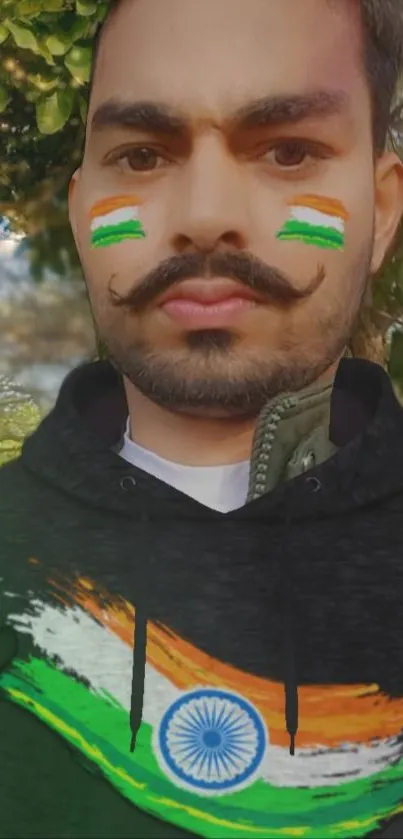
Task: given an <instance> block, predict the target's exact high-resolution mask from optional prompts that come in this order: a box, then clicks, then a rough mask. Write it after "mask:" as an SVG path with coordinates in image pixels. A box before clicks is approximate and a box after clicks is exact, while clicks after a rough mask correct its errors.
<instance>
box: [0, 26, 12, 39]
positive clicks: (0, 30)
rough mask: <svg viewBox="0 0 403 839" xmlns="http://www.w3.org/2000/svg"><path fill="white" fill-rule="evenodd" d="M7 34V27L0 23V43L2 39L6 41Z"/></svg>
mask: <svg viewBox="0 0 403 839" xmlns="http://www.w3.org/2000/svg"><path fill="white" fill-rule="evenodd" d="M9 34H10V33H9V31H8V29H6V27H5V26H3V25H2V24H1V23H0V44H4V41H7V38H8V36H9Z"/></svg>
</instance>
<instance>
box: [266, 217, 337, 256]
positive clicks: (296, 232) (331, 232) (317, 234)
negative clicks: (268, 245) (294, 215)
mask: <svg viewBox="0 0 403 839" xmlns="http://www.w3.org/2000/svg"><path fill="white" fill-rule="evenodd" d="M276 239H281V240H282V241H292V240H294V241H296V240H299V241H301V242H304V243H305V244H306V245H316V246H317V247H319V248H328V249H330V250H342V249H343V248H344V243H345V237H344V235H343V233H340V231H339V230H335V229H334V228H333V229H332V228H330V227H320V226H319V225H314V224H309V223H308V222H307V223H303V222H300V221H294V220H291V221H287V222H286V223H285V225H284V227H283V228H282V230H280V232H279V233H277V234H276Z"/></svg>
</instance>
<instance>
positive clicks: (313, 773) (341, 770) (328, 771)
mask: <svg viewBox="0 0 403 839" xmlns="http://www.w3.org/2000/svg"><path fill="white" fill-rule="evenodd" d="M31 605H32V606H33V608H34V609H35V615H10V618H9V619H10V620H11V621H13V622H14V625H15V627H16V629H17V630H18V631H19V632H24V633H29V634H30V635H32V637H33V639H34V641H35V643H36V645H37V646H38V647H39V648H40V649H42V650H43V652H44V653H45V654H46V655H48V656H49V657H50V658H53V657H54V656H58V657H59V658H60V659H61V662H62V667H63V668H64V669H66V670H71V671H73V672H75V673H77V675H79V676H84V677H85V678H86V679H87V680H88V682H89V683H90V685H91V688H92V690H93V691H94V692H96V693H99V694H102V693H103V692H104V691H106V692H107V693H109V694H110V695H111V696H113V697H114V699H115V700H116V701H117V702H118V703H119V704H120V705H121V707H122V708H123V709H124V710H125V711H126V712H127V713H129V710H130V704H131V682H132V667H133V652H132V650H131V648H130V647H129V645H128V644H125V643H124V642H123V641H121V640H120V638H118V637H117V636H116V635H114V633H113V632H110V631H109V630H107V629H105V628H104V627H102V626H100V625H99V624H98V623H96V621H94V620H93V618H91V617H90V616H89V615H87V614H86V612H84V611H83V609H81V608H80V607H79V606H74V607H73V608H72V609H69V610H62V609H56V608H54V607H52V606H48V605H44V604H43V603H41V602H40V601H34V602H33V603H32V604H31ZM200 687H202V685H200ZM223 688H224V689H227V688H226V686H225V685H223ZM181 694H182V691H180V690H179V689H178V688H176V687H175V686H174V685H172V683H171V682H170V681H169V680H168V679H167V678H166V677H165V676H162V675H160V674H159V673H158V671H157V670H155V669H154V668H153V667H151V666H150V665H149V664H147V666H146V679H145V692H144V714H143V719H144V721H145V722H146V723H148V724H149V725H151V726H153V727H155V726H157V725H158V724H159V723H160V721H161V718H162V716H163V714H164V713H165V711H166V710H167V708H168V707H169V706H170V705H171V704H172V702H174V701H175V700H176V699H177V698H178V697H179V696H180V695H181ZM246 698H247V697H246ZM269 738H270V732H269ZM402 752H403V747H402V745H401V744H399V743H398V742H397V737H396V738H393V739H389V740H383V741H381V742H380V743H379V744H378V745H374V746H355V745H350V746H348V747H346V748H345V749H344V750H342V749H338V750H336V749H333V750H330V749H326V748H324V747H322V748H321V747H320V746H318V748H317V750H316V751H315V752H312V749H307V748H305V749H298V750H297V752H296V754H295V755H294V757H292V756H291V755H290V754H289V750H288V749H287V748H283V747H281V746H273V745H272V744H270V743H269V744H268V746H267V749H266V753H265V755H264V758H263V761H262V763H261V767H260V773H259V774H260V777H261V778H262V780H264V781H266V782H267V783H270V784H273V786H276V787H298V786H307V787H313V788H314V787H319V786H337V785H339V784H340V783H341V778H340V775H341V774H343V775H345V776H346V778H345V781H346V782H348V781H354V780H358V779H359V778H366V777H370V776H371V775H376V774H377V773H378V772H380V771H381V770H382V769H383V768H384V767H386V766H388V765H390V764H391V763H393V762H394V761H396V760H398V759H399V757H400V758H401V757H402V756H403V755H402Z"/></svg>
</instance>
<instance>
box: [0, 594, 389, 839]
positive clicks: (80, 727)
mask: <svg viewBox="0 0 403 839" xmlns="http://www.w3.org/2000/svg"><path fill="white" fill-rule="evenodd" d="M56 589H57V590H56V591H55V595H56V597H55V598H53V599H52V600H49V601H48V602H43V601H41V600H39V599H38V600H37V601H35V602H31V607H30V612H29V614H28V613H24V614H15V615H10V616H9V621H10V622H11V623H12V624H13V625H14V626H15V627H16V629H18V630H19V631H20V632H22V633H27V634H29V635H30V636H31V638H32V640H33V643H34V645H35V649H36V651H37V652H36V654H35V655H33V656H32V657H31V658H30V659H29V660H28V661H23V660H21V661H17V662H15V663H14V664H13V667H12V668H11V669H10V670H9V671H8V672H6V673H4V674H3V675H2V676H1V677H0V690H1V691H3V692H6V694H7V695H8V697H9V699H11V700H12V701H14V702H16V703H17V704H19V705H20V706H22V707H25V708H26V709H27V710H29V711H30V712H31V713H34V714H35V715H36V716H37V717H38V718H39V719H41V720H42V721H43V722H44V723H45V724H47V725H48V726H49V727H50V728H52V729H53V730H54V731H56V732H57V733H58V734H59V735H60V736H62V737H64V738H65V739H66V740H68V741H69V742H70V743H71V744H73V745H74V746H75V747H76V748H77V749H78V750H79V751H81V753H83V754H84V755H85V756H86V757H87V758H88V759H89V760H90V761H92V762H93V763H94V764H95V765H97V766H98V768H99V769H100V771H101V772H102V773H103V775H104V777H106V778H107V779H108V781H109V782H110V783H111V784H112V785H113V786H114V787H115V788H116V789H118V790H119V791H120V792H121V794H122V795H123V796H125V797H126V798H127V799H128V800H130V801H131V802H132V803H133V804H135V805H136V806H138V807H140V808H143V809H144V810H146V811H147V812H150V813H153V814H154V815H155V816H157V817H160V818H162V819H164V820H166V821H170V822H172V823H174V824H176V825H177V826H179V827H182V828H183V829H185V830H186V831H188V832H190V833H192V834H196V835H197V836H202V837H212V839H240V837H243V836H245V837H248V836H249V837H255V839H285V838H286V837H289V839H293V838H294V839H295V837H301V838H303V839H354V838H355V837H365V836H367V835H370V834H371V833H372V832H373V831H376V830H377V829H379V827H380V825H381V823H382V822H383V820H384V819H388V818H390V817H392V816H393V815H396V814H398V813H399V812H403V795H402V789H403V744H402V737H401V735H402V726H403V699H391V698H390V697H387V696H386V695H385V694H383V693H382V691H381V690H380V689H379V687H378V685H376V684H372V685H359V684H357V685H351V684H348V685H342V684H341V685H326V686H315V685H313V686H302V687H300V690H299V697H300V728H299V733H298V740H297V752H296V755H295V756H294V757H292V756H291V755H290V754H289V738H288V735H287V732H286V731H285V724H284V712H285V708H284V688H283V685H281V684H279V683H277V682H274V681H270V680H268V679H263V678H261V677H258V676H254V675H252V674H249V673H245V672H244V671H242V670H241V669H239V668H237V667H235V666H233V665H230V664H226V663H224V662H222V661H220V660H218V659H215V658H213V657H212V656H210V655H208V654H207V653H205V652H203V651H201V650H200V649H198V648H197V647H196V646H195V645H193V644H192V643H190V642H188V641H186V640H184V639H183V638H181V637H180V636H178V635H177V634H176V633H175V632H173V631H172V630H170V629H168V628H167V627H164V626H162V625H160V624H155V623H153V622H149V624H148V637H147V661H146V676H145V695H144V710H143V723H142V726H141V728H140V731H139V735H138V739H137V745H136V750H135V752H134V754H131V753H130V752H129V743H130V730H129V713H130V705H131V680H132V659H133V637H134V632H135V610H134V608H133V607H132V605H131V604H129V603H127V602H126V601H124V600H123V599H121V598H116V597H115V598H112V597H111V596H110V595H108V594H107V593H105V594H102V595H101V594H100V592H99V589H98V588H97V587H96V586H95V585H94V584H93V583H92V582H91V581H90V580H87V579H81V580H76V581H74V583H67V584H65V583H63V584H62V585H60V584H57V586H56ZM399 735H400V736H399Z"/></svg>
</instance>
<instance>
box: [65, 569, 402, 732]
mask: <svg viewBox="0 0 403 839" xmlns="http://www.w3.org/2000/svg"><path fill="white" fill-rule="evenodd" d="M56 585H57V586H58V588H59V590H60V585H59V584H56ZM63 589H64V591H65V592H66V593H67V594H68V595H70V597H72V599H73V600H74V601H75V602H76V603H77V604H78V605H80V606H81V607H82V608H83V609H84V610H85V611H86V612H87V613H89V614H90V615H92V616H93V617H94V618H95V619H96V620H97V621H98V622H99V623H101V624H102V625H103V626H104V627H105V628H107V629H109V630H110V631H111V632H113V633H114V634H115V635H117V636H118V637H119V638H120V639H121V640H122V641H123V642H124V643H125V644H128V645H129V646H130V647H133V636H134V614H135V613H134V608H133V606H132V605H131V604H129V603H127V602H126V601H124V600H123V599H122V600H118V599H116V600H114V601H111V597H110V595H108V594H105V597H104V596H102V602H103V603H104V604H105V606H102V605H100V602H99V598H100V594H99V590H98V589H96V587H95V586H94V585H93V583H92V582H91V581H90V580H87V579H79V580H77V581H76V583H75V584H74V586H73V587H70V586H69V587H68V588H67V586H66V585H64V586H63ZM96 591H97V594H95V592H96ZM59 598H60V600H62V602H63V601H64V603H65V605H68V602H67V600H66V598H63V597H60V596H59ZM147 662H148V664H150V665H151V666H152V667H153V668H154V669H155V670H157V671H158V672H159V673H161V674H162V675H163V676H165V677H166V678H167V679H169V680H170V681H171V682H172V683H173V684H174V685H175V686H176V687H178V688H180V689H182V690H191V689H192V688H195V687H200V686H204V685H208V686H210V687H211V686H215V687H220V688H224V689H225V688H226V689H228V690H233V691H235V692H237V693H240V694H241V695H243V696H245V697H246V698H247V699H249V700H250V701H251V702H252V703H253V704H254V705H255V706H256V708H258V710H259V711H260V713H261V714H262V716H263V718H264V719H265V722H266V725H267V727H268V730H269V732H270V741H271V743H272V744H273V745H278V746H285V747H288V745H289V736H288V734H287V733H286V731H285V724H284V715H285V703H284V687H283V685H282V684H279V683H277V682H272V681H269V680H268V679H263V678H262V677H260V676H254V675H251V674H249V673H245V672H243V671H242V670H239V669H238V668H236V667H232V666H231V665H229V664H225V663H224V662H221V661H218V660H217V659H214V658H212V657H211V656H209V655H207V654H206V653H204V652H202V650H199V649H198V648H197V647H194V646H193V645H192V644H190V643H188V642H187V641H184V640H183V639H182V638H180V637H179V636H178V635H176V633H175V632H172V631H171V630H170V629H168V628H167V627H164V626H162V625H159V624H155V623H152V622H151V621H150V622H149V624H148V629H147ZM298 694H299V731H298V745H299V747H303V746H306V747H312V748H313V747H315V746H317V745H319V744H320V745H322V746H325V747H333V748H335V747H339V746H341V745H342V744H346V743H349V744H352V745H354V744H357V743H360V744H363V745H365V744H366V743H369V742H370V741H371V740H373V739H377V738H380V739H386V738H389V737H395V736H397V735H398V734H399V732H400V731H401V730H402V729H403V700H402V699H389V698H388V697H387V696H386V695H385V694H383V693H382V692H381V690H380V689H379V686H378V685H376V684H372V685H326V686H318V687H311V686H309V687H308V686H301V687H300V688H299V691H298Z"/></svg>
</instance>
